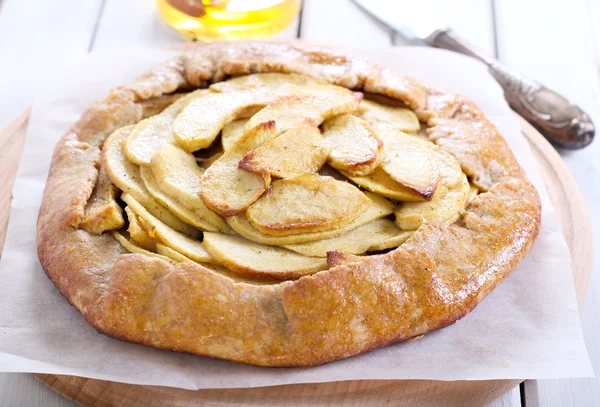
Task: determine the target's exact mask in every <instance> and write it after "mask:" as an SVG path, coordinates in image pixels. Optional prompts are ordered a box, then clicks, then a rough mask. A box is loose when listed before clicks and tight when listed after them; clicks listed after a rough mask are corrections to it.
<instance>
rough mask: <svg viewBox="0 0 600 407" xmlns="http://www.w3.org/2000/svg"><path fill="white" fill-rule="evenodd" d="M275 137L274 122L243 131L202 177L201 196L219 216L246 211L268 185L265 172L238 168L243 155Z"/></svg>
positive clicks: (268, 180)
mask: <svg viewBox="0 0 600 407" xmlns="http://www.w3.org/2000/svg"><path fill="white" fill-rule="evenodd" d="M275 137H276V133H275V123H274V122H272V121H271V122H267V123H262V124H261V125H259V126H257V127H255V128H254V129H252V130H251V131H248V132H246V134H244V136H242V138H240V139H239V140H238V141H237V142H236V143H235V144H234V145H233V146H232V147H231V148H230V149H229V150H227V151H225V153H224V154H223V155H222V156H221V157H220V158H219V159H218V160H217V161H215V162H214V163H213V164H212V165H211V166H210V167H209V168H208V169H207V170H206V171H205V172H204V174H203V175H202V179H201V181H200V190H201V196H202V199H203V200H204V202H205V203H206V205H207V206H208V207H209V208H210V209H212V210H213V211H215V212H217V213H218V214H220V215H222V216H231V215H235V214H236V213H239V212H242V211H243V210H245V209H246V208H247V207H248V206H250V204H252V202H254V201H256V200H257V199H258V198H259V197H260V196H261V195H262V194H263V192H265V190H266V189H267V187H268V186H269V184H270V183H271V176H270V175H269V173H268V172H265V173H261V174H257V173H253V172H248V171H245V170H242V169H240V168H238V164H239V162H240V160H241V159H242V158H244V155H246V153H247V152H248V151H250V150H253V149H255V148H257V147H259V146H261V145H262V144H264V143H266V142H267V141H270V140H272V139H274V138H275Z"/></svg>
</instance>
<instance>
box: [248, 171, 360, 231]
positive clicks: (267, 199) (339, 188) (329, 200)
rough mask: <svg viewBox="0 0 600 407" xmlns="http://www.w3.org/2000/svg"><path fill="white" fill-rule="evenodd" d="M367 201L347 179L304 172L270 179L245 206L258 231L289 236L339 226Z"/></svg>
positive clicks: (350, 220)
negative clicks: (265, 188) (261, 192)
mask: <svg viewBox="0 0 600 407" xmlns="http://www.w3.org/2000/svg"><path fill="white" fill-rule="evenodd" d="M370 204H371V201H370V200H369V198H367V197H366V196H365V195H364V194H363V193H362V192H361V191H360V190H359V189H358V188H356V187H355V186H353V185H351V184H349V183H347V182H342V181H338V180H336V179H334V178H331V177H323V176H321V175H316V174H306V175H301V176H299V177H295V178H288V179H282V180H277V181H275V182H273V184H272V185H271V187H270V188H269V191H268V192H267V194H266V195H265V196H263V197H262V198H261V199H259V200H258V201H256V202H254V203H253V204H252V205H250V206H249V207H248V209H247V210H246V216H247V217H248V220H249V221H250V223H252V225H253V226H254V227H255V228H256V229H258V230H259V231H261V232H262V233H265V234H267V235H275V236H289V235H293V234H298V233H314V232H321V231H327V230H331V229H336V228H339V227H341V226H343V225H345V224H348V223H350V222H352V221H353V220H355V219H356V218H358V217H359V216H360V215H361V214H362V213H363V212H365V211H366V210H367V209H368V208H369V205H370ZM282 208H283V209H282Z"/></svg>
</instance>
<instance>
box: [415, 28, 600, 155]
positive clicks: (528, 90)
mask: <svg viewBox="0 0 600 407" xmlns="http://www.w3.org/2000/svg"><path fill="white" fill-rule="evenodd" d="M426 42H427V43H428V44H430V45H432V46H434V47H436V48H444V49H447V50H450V51H454V52H459V53H461V54H465V55H469V56H471V57H474V58H476V59H479V60H480V61H483V62H484V63H485V64H487V66H488V67H489V69H490V73H491V74H492V75H493V76H494V78H496V80H497V81H498V83H500V85H501V86H502V88H503V89H504V96H505V97H506V100H507V101H508V104H509V105H510V107H512V108H513V109H514V110H515V111H516V112H517V113H519V114H520V115H521V116H523V117H524V118H525V119H526V120H527V121H528V122H529V123H531V124H532V125H533V126H534V127H535V128H537V129H538V130H539V131H540V133H542V135H544V137H546V139H548V140H549V141H550V142H552V143H554V144H556V145H557V146H559V147H563V148H568V149H580V148H583V147H585V146H587V145H589V144H590V143H591V142H592V140H593V139H594V133H595V129H594V124H593V123H592V121H591V119H590V118H589V116H588V115H587V114H586V113H585V112H584V111H583V110H581V108H579V107H578V106H576V105H574V104H572V103H571V102H569V101H568V100H567V99H566V98H564V97H563V96H561V95H559V94H558V93H556V92H554V91H552V90H550V89H548V88H546V87H545V86H543V85H541V84H539V83H538V82H536V81H534V80H533V79H531V78H528V77H526V76H523V75H520V74H518V73H517V72H514V71H512V70H511V69H509V68H507V67H506V66H504V65H503V64H502V63H501V62H500V61H498V60H496V59H494V58H491V57H489V56H487V55H486V54H485V53H483V52H482V51H480V50H478V49H476V48H474V47H473V46H471V45H469V44H468V43H467V42H465V41H464V40H463V39H461V38H460V37H458V36H457V35H456V34H455V33H454V32H453V31H452V30H450V29H445V30H437V31H435V32H433V33H432V34H431V35H430V36H429V37H427V39H426Z"/></svg>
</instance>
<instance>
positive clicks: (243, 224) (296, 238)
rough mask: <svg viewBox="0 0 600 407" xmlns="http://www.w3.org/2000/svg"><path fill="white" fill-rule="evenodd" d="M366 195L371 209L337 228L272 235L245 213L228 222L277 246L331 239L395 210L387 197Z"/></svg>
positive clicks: (250, 236)
mask: <svg viewBox="0 0 600 407" xmlns="http://www.w3.org/2000/svg"><path fill="white" fill-rule="evenodd" d="M365 195H366V196H367V198H369V200H370V201H371V205H370V206H369V209H367V210H366V211H365V212H363V214H362V215H360V216H359V217H358V218H356V220H354V221H353V222H351V223H349V224H347V225H344V226H341V227H339V228H337V229H332V230H328V231H326V232H316V233H304V234H297V235H291V236H270V235H266V234H264V233H262V232H260V231H259V230H257V229H256V228H255V227H254V226H252V224H251V223H250V222H249V221H248V219H247V218H246V215H245V214H244V213H240V214H238V215H235V216H231V217H229V218H227V223H228V224H229V226H231V228H232V229H233V230H234V231H235V232H236V233H238V234H240V235H241V236H244V237H245V238H247V239H250V240H252V241H254V242H258V243H263V244H269V245H275V246H281V245H287V244H297V243H306V242H314V241H316V240H323V239H329V238H332V237H335V236H340V235H343V234H344V233H347V232H349V231H351V230H354V229H356V228H357V227H359V226H362V225H365V224H367V223H369V222H372V221H374V220H375V219H379V218H383V217H385V216H388V215H389V214H391V213H393V212H394V204H392V203H391V202H390V201H388V200H387V199H385V198H382V197H380V196H378V195H375V194H372V193H370V192H365Z"/></svg>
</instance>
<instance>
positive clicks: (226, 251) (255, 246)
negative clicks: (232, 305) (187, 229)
mask: <svg viewBox="0 0 600 407" xmlns="http://www.w3.org/2000/svg"><path fill="white" fill-rule="evenodd" d="M203 244H204V247H205V248H206V250H207V251H208V252H209V253H210V254H211V256H212V257H213V258H214V259H215V260H216V261H217V262H219V263H220V264H222V265H224V266H225V267H227V268H228V269H229V270H231V271H234V272H236V273H238V274H240V275H242V276H245V277H250V278H269V279H275V280H290V279H298V278H300V277H302V276H304V275H308V274H313V273H316V272H317V271H321V270H325V269H326V268H327V260H326V259H322V258H315V257H306V256H302V255H300V254H297V253H294V252H292V251H290V250H286V249H282V248H279V247H273V246H267V245H263V244H260V243H255V242H252V241H250V240H248V239H244V238H243V237H239V236H231V235H224V234H221V233H210V232H208V233H205V234H204V243H203Z"/></svg>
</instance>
